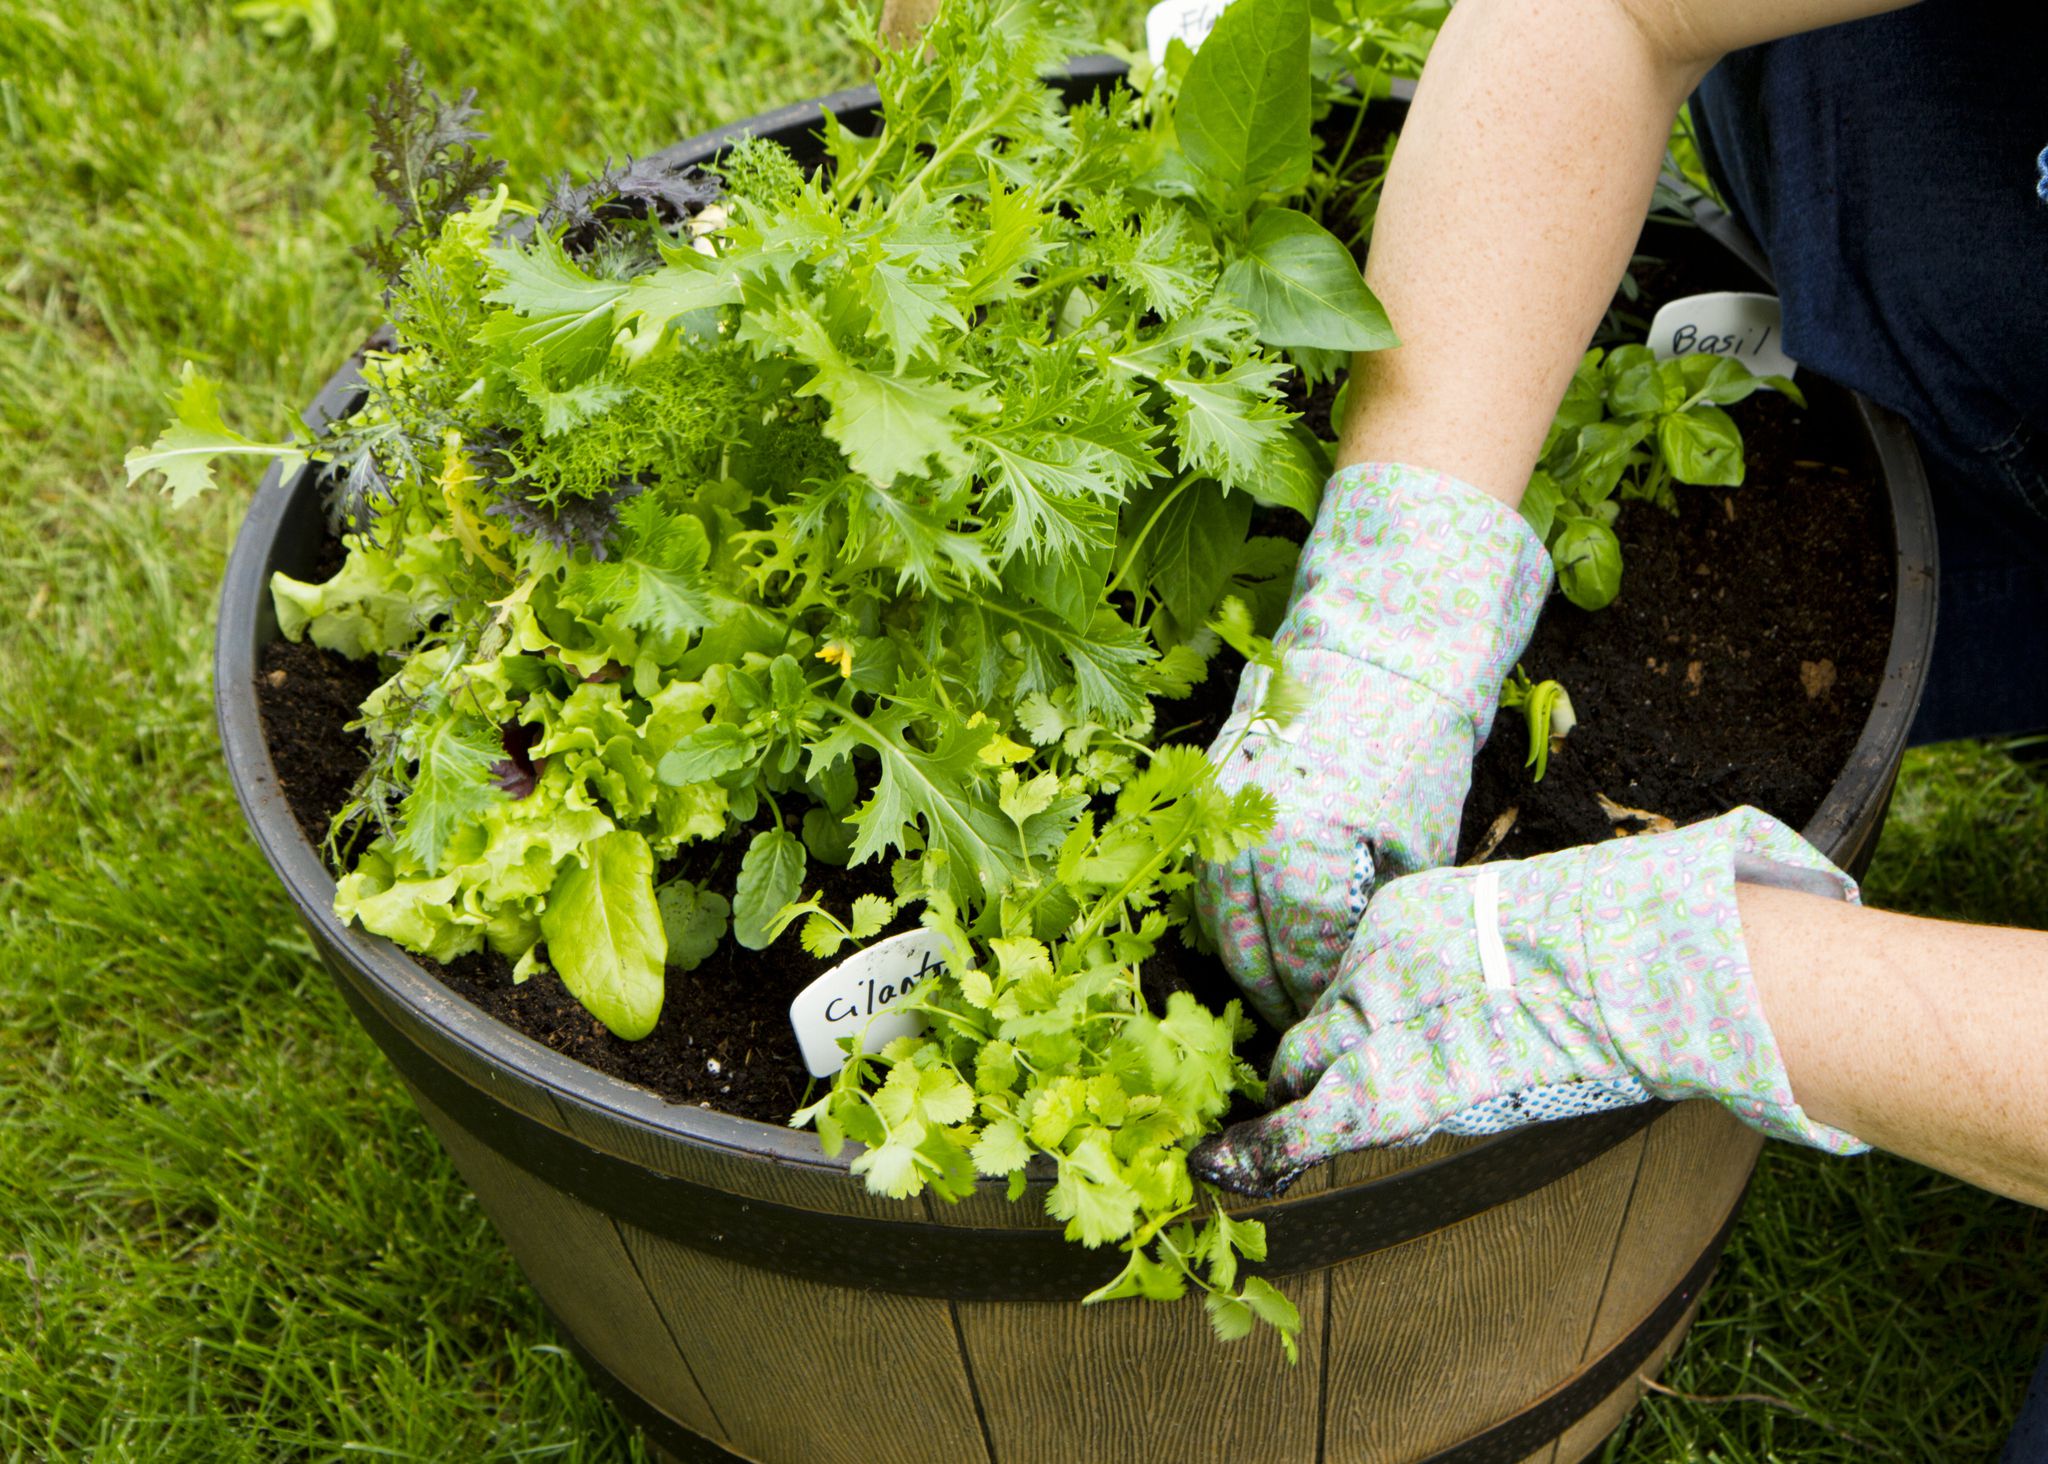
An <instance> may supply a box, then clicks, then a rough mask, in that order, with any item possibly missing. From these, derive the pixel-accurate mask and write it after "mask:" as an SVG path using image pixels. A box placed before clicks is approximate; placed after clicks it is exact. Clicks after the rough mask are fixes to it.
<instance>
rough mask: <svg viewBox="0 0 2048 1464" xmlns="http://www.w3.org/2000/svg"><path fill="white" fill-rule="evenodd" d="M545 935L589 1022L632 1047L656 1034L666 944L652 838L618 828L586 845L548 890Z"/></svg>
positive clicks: (542, 923) (552, 956)
mask: <svg viewBox="0 0 2048 1464" xmlns="http://www.w3.org/2000/svg"><path fill="white" fill-rule="evenodd" d="M540 933H541V936H542V938H543V939H545V940H546V941H547V943H548V956H549V959H551V960H552V961H553V962H554V964H555V969H556V970H557V971H559V972H560V973H561V976H562V984H563V985H564V986H566V987H568V988H569V993H570V995H572V996H574V997H575V998H576V999H577V1000H578V1001H580V1002H582V1003H583V1005H584V1006H585V1007H587V1008H589V1010H590V1013H591V1015H592V1016H594V1017H596V1018H597V1019H598V1020H599V1021H601V1022H603V1023H604V1024H605V1026H607V1027H609V1028H611V1030H612V1031H613V1033H615V1034H616V1035H618V1036H620V1037H623V1038H625V1039H626V1040H627V1041H629V1042H630V1041H634V1040H636V1039H638V1038H641V1037H645V1036H646V1035H647V1034H648V1033H649V1032H652V1031H653V1030H654V1021H655V1018H657V1017H659V1016H660V1015H661V997H662V974H661V971H662V966H663V964H664V962H665V960H666V958H667V955H668V942H667V938H666V936H665V935H664V933H663V931H662V922H661V914H660V911H659V910H658V909H657V908H656V907H655V903H654V855H653V852H652V851H651V850H649V849H648V847H647V840H645V839H644V838H642V837H641V836H640V835H638V834H636V833H633V832H631V831H630V830H627V829H613V830H612V831H611V832H610V833H608V834H606V835H604V836H603V837H602V838H599V839H596V840H594V841H593V842H592V843H590V844H588V845H586V846H585V848H584V854H583V861H582V862H581V863H575V862H572V863H570V865H569V866H568V868H567V869H565V870H564V871H563V872H562V874H560V875H559V876H558V877H557V878H556V880H555V887H554V889H552V890H551V891H549V893H548V904H547V908H546V909H545V910H543V911H542V912H541V917H540Z"/></svg>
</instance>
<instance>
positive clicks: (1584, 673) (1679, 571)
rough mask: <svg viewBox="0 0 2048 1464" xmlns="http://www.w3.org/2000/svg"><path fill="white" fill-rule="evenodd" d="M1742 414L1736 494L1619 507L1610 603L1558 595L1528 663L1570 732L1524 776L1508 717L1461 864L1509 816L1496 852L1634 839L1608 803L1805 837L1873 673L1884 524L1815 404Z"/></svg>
mask: <svg viewBox="0 0 2048 1464" xmlns="http://www.w3.org/2000/svg"><path fill="white" fill-rule="evenodd" d="M1735 413H1736V418H1737V420H1738V422H1739V423H1740V424H1741V427H1742V434H1743V440H1744V445H1745V448H1746V450H1747V456H1748V459H1749V472H1748V476H1747V481H1746V482H1745V483H1744V484H1743V486H1742V487H1740V488H1733V489H1727V488H1689V487H1685V486H1683V485H1681V486H1680V487H1679V488H1678V490H1677V492H1678V505H1679V511H1678V513H1677V515H1676V516H1675V517H1674V516H1673V515H1671V514H1667V513H1665V512H1663V511H1662V510H1660V509H1658V508H1656V507H1655V506H1654V505H1651V504H1645V503H1632V504H1630V505H1628V506H1627V508H1626V509H1625V510H1624V511H1623V513H1622V516H1621V521H1620V523H1619V524H1618V525H1617V532H1618V533H1619V535H1620V537H1621V542H1622V563H1623V566H1624V567H1623V571H1622V586H1621V594H1620V595H1619V597H1617V598H1616V600H1615V601H1614V603H1613V604H1612V605H1609V606H1608V607H1607V608H1606V609H1604V610H1599V611H1585V610H1581V609H1579V608H1577V607H1576V606H1574V605H1572V604H1571V603H1570V602H1569V601H1567V600H1566V599H1565V598H1564V597H1563V596H1562V595H1553V596H1552V597H1551V599H1550V602H1549V604H1548V605H1547V606H1546V607H1545V609H1544V612H1543V617H1542V619H1541V620H1540V621H1539V622H1538V624H1537V627H1536V634H1535V637H1534V639H1533V640H1532V641H1531V642H1530V644H1529V649H1528V650H1527V652H1526V653H1524V655H1523V657H1522V666H1523V668H1524V669H1525V670H1526V671H1527V672H1528V674H1529V676H1530V677H1531V678H1532V679H1533V680H1537V681H1543V680H1550V679H1555V680H1558V681H1561V682H1563V683H1564V686H1565V689H1566V691H1567V692H1569V693H1570V695H1571V699H1572V704H1573V707H1574V709H1575V710H1576V711H1577V713H1578V718H1579V724H1578V726H1577V727H1576V728H1575V729H1574V730H1573V732H1572V733H1571V735H1570V736H1569V737H1567V738H1566V739H1564V741H1563V742H1561V743H1559V744H1557V745H1556V747H1555V749H1554V750H1553V751H1552V752H1551V755H1550V765H1549V769H1548V771H1547V772H1546V773H1545V775H1544V778H1543V781H1542V782H1541V783H1533V782H1531V781H1530V773H1529V770H1528V769H1527V768H1526V767H1525V766H1524V764H1525V762H1526V759H1527V756H1528V731H1527V724H1526V723H1525V722H1523V720H1522V719H1521V716H1520V715H1519V714H1518V713H1514V712H1503V713H1501V714H1500V716H1499V718H1498V719H1497V721H1496V723H1495V726H1494V730H1493V735H1492V737H1491V738H1490V739H1489V740H1488V742H1487V745H1486V747H1485V749H1484V750H1483V751H1482V752H1481V753H1480V755H1479V760H1478V764H1477V766H1476V767H1475V769H1474V771H1473V781H1472V793H1471V796H1470V797H1469V798H1468V799H1467V800H1466V803H1465V817H1464V823H1463V827H1462V829H1461V832H1460V837H1459V844H1458V857H1459V859H1460V860H1467V859H1470V858H1472V857H1473V855H1474V854H1475V853H1476V852H1477V851H1478V849H1479V847H1480V845H1481V843H1482V841H1483V840H1485V839H1486V838H1487V836H1488V834H1489V831H1490V830H1492V828H1493V826H1494V824H1495V821H1496V820H1497V819H1500V818H1501V817H1502V816H1503V815H1505V814H1506V813H1507V811H1508V810H1510V809H1513V810H1515V817H1514V820H1513V824H1512V828H1511V830H1510V832H1509V833H1508V834H1507V836H1506V837H1505V839H1503V840H1502V841H1501V843H1500V844H1499V846H1498V849H1497V851H1496V852H1495V853H1494V855H1493V857H1495V858H1519V857H1522V856H1524V855H1528V854H1537V853H1543V852H1546V851H1548V850H1552V849H1563V848H1569V847H1571V846H1572V845H1575V844H1584V843H1591V842H1594V841H1596V840H1600V839H1606V838H1612V837H1614V836H1616V835H1617V834H1632V833H1640V832H1643V830H1644V828H1645V824H1644V822H1643V821H1642V820H1640V819H1631V818H1618V817H1616V816H1614V815H1612V814H1611V813H1610V812H1609V811H1607V810H1606V809H1604V808H1603V806H1602V804H1601V799H1602V797H1605V798H1606V799H1608V800H1609V801H1610V802H1611V803H1613V804H1615V805H1618V806H1621V807H1625V808H1629V809H1636V810H1641V811H1643V812H1645V813H1649V814H1658V815H1662V816H1664V817H1666V818H1669V819H1671V820H1672V821H1673V822H1675V823H1680V824H1683V823H1688V822H1691V821H1693V820H1695V819H1700V818H1706V817H1710V816H1712V815H1714V814H1717V813H1723V812H1726V811H1727V810H1728V809H1730V808H1733V807H1735V806H1737V805H1738V804H1743V803H1748V804H1753V805H1754V806H1756V807H1758V808H1761V809H1763V810H1764V811H1765V812H1766V813H1770V814H1774V815H1776V816H1777V817H1778V818H1780V819H1783V820H1784V821H1785V822H1786V823H1788V824H1790V825H1792V826H1793V827H1794V828H1798V827H1800V826H1801V825H1802V824H1804V823H1805V822H1806V820H1807V819H1809V818H1811V817H1812V816H1813V815H1814V813H1815V812H1816V811H1817V810H1818V809H1819V807H1820V803H1821V799H1822V798H1823V797H1825V796H1826V794H1827V790H1828V788H1829V786H1830V785H1831V784H1832V783H1833V782H1834V780H1835V777H1836V775H1837V774H1838V773H1840V771H1841V769H1842V767H1843V765H1844V764H1845V763H1847V761H1848V759H1849V753H1850V750H1851V749H1852V748H1853V747H1854V746H1855V743H1856V738H1857V736H1858V735H1859V734H1860V733H1861V732H1862V730H1863V722H1864V719H1865V717H1866V716H1868V714H1869V711H1870V707H1871V703H1872V702H1873V701H1874V700H1875V699H1876V696H1877V688H1878V684H1879V682H1880V681H1881V680H1882V679H1883V676H1884V663H1885V657H1886V654H1887V652H1888V650H1889V648H1890V640H1891V617H1892V608H1891V606H1892V577H1891V534H1890V529H1889V527H1888V524H1887V520H1886V517H1885V513H1884V503H1883V497H1882V493H1881V490H1880V488H1879V485H1878V481H1877V477H1876V473H1875V471H1874V470H1873V469H1871V468H1869V467H1867V466H1866V465H1864V464H1861V463H1858V464H1856V465H1855V466H1853V467H1845V466H1841V465H1840V464H1841V462H1842V460H1843V458H1844V457H1845V456H1847V453H1846V452H1845V451H1844V448H1845V447H1846V444H1834V445H1833V446H1834V448H1835V451H1834V452H1833V453H1832V454H1831V455H1830V456H1831V459H1832V460H1829V458H1826V457H1822V456H1820V455H1818V454H1819V453H1824V452H1826V449H1825V448H1819V449H1817V447H1816V444H1815V442H1814V440H1813V438H1814V433H1813V431H1812V430H1811V428H1812V427H1813V425H1814V424H1811V423H1809V422H1808V421H1807V420H1806V418H1807V417H1808V415H1809V414H1808V413H1805V412H1802V411H1801V410H1800V409H1798V408H1797V407H1795V406H1793V405H1792V403H1791V402H1790V401H1788V400H1786V399H1785V398H1782V397H1778V396H1775V395H1769V396H1766V395H1759V396H1755V397H1752V398H1750V400H1749V401H1747V402H1745V403H1743V404H1742V405H1741V406H1739V407H1737V408H1735ZM1810 453H1813V454H1816V455H1815V456H1808V454H1810Z"/></svg>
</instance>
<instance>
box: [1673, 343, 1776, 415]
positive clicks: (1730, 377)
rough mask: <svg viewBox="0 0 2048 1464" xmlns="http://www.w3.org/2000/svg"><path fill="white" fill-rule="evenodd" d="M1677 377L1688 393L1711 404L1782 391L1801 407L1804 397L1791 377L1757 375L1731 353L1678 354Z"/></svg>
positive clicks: (1725, 405)
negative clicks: (1713, 354)
mask: <svg viewBox="0 0 2048 1464" xmlns="http://www.w3.org/2000/svg"><path fill="white" fill-rule="evenodd" d="M1678 362H1679V378H1680V380H1681V381H1683V382H1684V384H1685V389H1686V392H1687V394H1688V396H1689V397H1690V398H1691V399H1692V400H1695V401H1701V402H1706V403H1708V404H1709V405H1711V406H1717V407H1727V406H1733V405H1734V404H1735V403H1736V402H1739V401H1742V400H1743V399H1744V398H1745V397H1748V396H1750V395H1752V394H1753V393H1756V392H1759V391H1775V392H1782V393H1783V394H1784V395H1786V396H1788V397H1790V398H1791V399H1792V400H1793V401H1795V402H1797V403H1798V404H1799V405H1800V406H1802V407H1803V406H1805V405H1806V397H1805V395H1804V394H1803V393H1802V392H1801V391H1800V390H1799V388H1798V387H1797V386H1794V385H1793V384H1792V381H1791V378H1789V377H1785V376H1758V375H1757V374H1756V373H1755V372H1753V371H1751V370H1750V369H1749V367H1748V366H1747V365H1746V364H1745V363H1743V362H1742V361H1739V360H1737V359H1736V358H1735V357H1733V356H1708V355H1694V356H1680V357H1679V358H1678Z"/></svg>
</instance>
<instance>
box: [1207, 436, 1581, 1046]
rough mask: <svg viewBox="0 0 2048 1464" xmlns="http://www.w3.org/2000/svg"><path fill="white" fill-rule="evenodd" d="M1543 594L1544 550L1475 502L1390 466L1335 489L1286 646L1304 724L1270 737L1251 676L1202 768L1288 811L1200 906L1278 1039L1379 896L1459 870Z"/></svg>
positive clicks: (1493, 505) (1511, 514) (1466, 490)
mask: <svg viewBox="0 0 2048 1464" xmlns="http://www.w3.org/2000/svg"><path fill="white" fill-rule="evenodd" d="M1550 584H1551V567H1550V556H1549V554H1547V553H1546V552H1545V551H1544V548H1543V542H1542V540H1540V539H1539V538H1537V537H1536V535H1535V534H1534V533H1533V532H1531V531H1530V529H1529V526H1528V524H1527V523H1526V522H1524V521H1523V519H1522V516H1521V515H1520V514H1518V513H1516V512H1515V511H1514V510H1513V509H1511V508H1509V507H1507V506H1506V505H1505V504H1503V503H1501V502H1500V501H1499V500H1498V499H1495V498H1491V497H1489V496H1488V495H1486V494H1485V493H1482V492H1480V491H1479V490H1478V489H1477V488H1474V487H1472V486H1471V485H1470V484H1469V483H1464V482H1461V481H1460V480H1458V479H1456V478H1452V477H1449V476H1447V475H1445V474H1442V473H1431V472H1425V471H1423V470H1421V469H1418V468H1410V467H1404V466H1401V465H1399V464H1392V463H1366V464H1363V465H1361V466H1357V467H1351V468H1346V469H1344V470H1343V471H1342V472H1340V473H1338V474H1337V475H1336V476H1335V477H1333V478H1332V479H1330V483H1329V486H1328V487H1327V488H1326V489H1325V490H1324V492H1323V502H1322V508H1321V510H1320V512H1318V514H1317V515H1316V522H1315V528H1314V530H1313V531H1312V532H1311V534H1310V536H1309V540H1308V546H1307V548H1306V549H1305V550H1304V551H1303V553H1302V557H1301V566H1300V568H1299V570H1298V571H1297V572H1296V575H1295V581H1294V594H1293V599H1292V601H1291V603H1290V605H1289V608H1288V611H1287V614H1286V617H1285V618H1284V619H1283V620H1282V621H1281V622H1280V628H1279V630H1278V631H1277V632H1275V634H1274V637H1273V645H1274V648H1275V649H1276V650H1278V651H1279V652H1280V654H1281V668H1282V673H1283V674H1284V675H1286V676H1288V677H1289V678H1291V679H1293V680H1294V681H1295V682H1297V683H1299V686H1300V689H1301V690H1302V691H1303V692H1304V693H1305V705H1304V706H1303V708H1302V709H1301V711H1300V712H1299V713H1298V714H1297V715H1296V716H1295V717H1294V718H1293V719H1292V720H1291V721H1289V722H1288V723H1287V724H1286V725H1285V726H1283V727H1276V726H1275V725H1274V724H1273V722H1272V721H1271V720H1267V719H1262V718H1258V717H1257V715H1256V714H1257V712H1258V710H1259V707H1260V704H1261V702H1262V701H1263V700H1264V698H1265V696H1266V690H1267V685H1268V682H1269V681H1270V679H1271V676H1270V673H1269V672H1268V670H1267V669H1266V668H1265V667H1263V666H1258V665H1253V666H1250V667H1248V668H1246V671H1245V674H1244V678H1243V680H1242V682H1241V683H1240V685H1239V687H1238V692H1237V702H1236V706H1235V708H1234V709H1233V710H1232V712H1231V715H1230V718H1229V720H1228V721H1226V722H1225V723H1224V725H1223V730H1222V732H1221V733H1220V734H1219V735H1218V736H1217V738H1216V741H1215V743H1214V745H1213V746H1212V747H1211V748H1210V750H1209V755H1210V757H1211V758H1212V759H1214V760H1216V761H1217V762H1218V764H1219V769H1218V771H1219V773H1220V776H1221V781H1222V783H1223V786H1224V788H1225V790H1226V791H1230V792H1235V791H1236V790H1237V789H1238V788H1239V787H1241V786H1243V785H1244V784H1246V783H1253V784H1256V785H1258V786H1259V787H1261V788H1264V789H1265V790H1266V791H1267V792H1269V793H1271V794H1272V795H1273V798H1274V800H1275V802H1276V803H1277V804H1278V805H1279V810H1278V817H1277V818H1276V819H1275V821H1274V824H1273V828H1272V831H1271V832H1270V833H1269V834H1268V835H1267V837H1266V839H1265V841H1264V842H1263V843H1262V844H1260V845H1259V846H1257V847H1255V848H1253V849H1251V850H1249V851H1248V852H1246V853H1244V854H1241V855H1239V856H1238V857H1237V858H1235V859H1231V860H1228V861H1225V862H1222V863H1217V864H1211V865H1206V866H1204V867H1203V868H1202V870H1201V871H1200V878H1199V883H1198V884H1197V887H1196V900H1197V908H1198V910H1199V913H1200V915H1201V917H1202V923H1203V925H1204V926H1205V928H1206V929H1207V930H1208V932H1209V935H1210V937H1211V939H1213V940H1214V941H1215V942H1216V944H1217V946H1218V947H1219V948H1220V950H1221V953H1222V956H1223V963H1224V965H1226V966H1227V967H1229V969H1230V973H1231V975H1232V976H1234V977H1236V978H1237V983H1238V985H1239V986H1241V987H1242V988H1243V989H1244V992H1245V995H1246V996H1247V998H1249V1000H1250V1002H1251V1004H1252V1006H1253V1007H1254V1008H1255V1009H1256V1010H1257V1011H1258V1012H1259V1013H1260V1015H1262V1016H1263V1017H1265V1019H1266V1020H1267V1021H1268V1022H1270V1023H1272V1024H1273V1026H1275V1027H1276V1028H1284V1027H1287V1026H1289V1025H1291V1024H1292V1023H1293V1022H1294V1021H1295V1020H1296V1019H1297V1018H1298V1017H1300V1016H1301V1015H1302V1013H1304V1012H1306V1011H1307V1010H1308V1009H1309V1008H1310V1007H1311V1006H1313V1005H1314V1004H1315V1000H1316V998H1317V996H1318V995H1320V994H1321V992H1322V990H1323V988H1324V987H1325V986H1326V985H1328V984H1329V981H1330V978H1331V977H1332V976H1333V975H1334V974H1335V972H1336V969H1337V960H1338V958H1339V957H1340V956H1341V955H1342V954H1343V953H1344V947H1345V945H1346V943H1347V942H1348V941H1349V940H1350V938H1351V933H1352V931H1353V930H1354V929H1355V928H1356V926H1357V924H1358V919H1359V916H1360V915H1361V914H1362V913H1363V912H1364V910H1365V906H1366V901H1367V900H1368V899H1370V897H1371V895H1372V891H1373V889H1374V888H1375V887H1376V886H1377V885H1378V884H1379V883H1381V882H1382V881H1384V880H1388V879H1392V878H1394V877H1395V876H1397V875H1402V874H1407V873H1409V872H1411V871H1414V870H1419V869H1432V868H1435V867H1436V866H1438V865H1441V864H1448V863H1449V862H1450V861H1451V858H1452V855H1453V854H1454V853H1455V851H1456V848H1457V841H1458V817H1459V814H1460V813H1461V812H1462V811H1463V809H1464V804H1465V794H1466V793H1467V792H1468V791H1469V790H1470V788H1471V785H1472V759H1473V757H1474V756H1475V755H1476V754H1477V752H1478V750H1479V747H1480V745H1481V744H1482V743H1484V742H1485V740H1486V733H1487V729H1488V728H1489V727H1490V726H1491V725H1492V722H1493V714H1494V709H1495V707H1496V706H1497V705H1498V702H1499V699H1500V688H1501V682H1502V681H1503V680H1504V679H1505V678H1506V676H1507V674H1508V671H1509V670H1510V669H1511V668H1512V667H1513V666H1514V664H1515V661H1516V659H1517V658H1518V657H1519V656H1520V655H1521V652H1522V648H1523V647H1524V646H1525V645H1526V644H1527V643H1528V640H1529V636H1530V634H1531V633H1532V632H1533V631H1534V630H1535V627H1536V617H1537V614H1538V613H1539V612H1540V611H1541V610H1542V608H1543V600H1544V597H1545V596H1546V595H1547V594H1549V592H1550ZM1247 728H1249V731H1248V732H1247V730H1246V729H1247ZM1240 738H1242V742H1241V743H1240Z"/></svg>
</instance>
